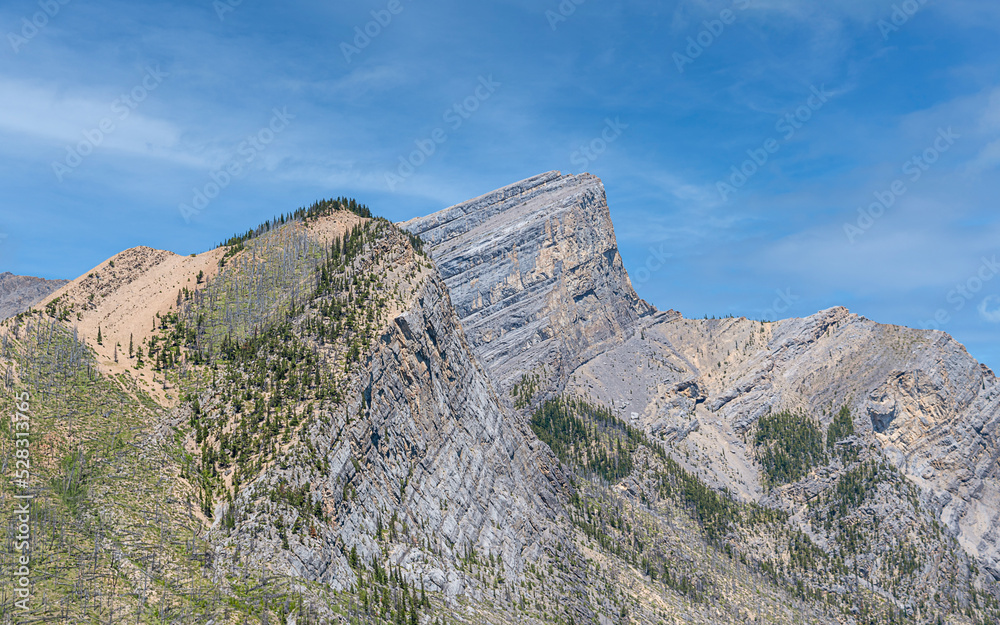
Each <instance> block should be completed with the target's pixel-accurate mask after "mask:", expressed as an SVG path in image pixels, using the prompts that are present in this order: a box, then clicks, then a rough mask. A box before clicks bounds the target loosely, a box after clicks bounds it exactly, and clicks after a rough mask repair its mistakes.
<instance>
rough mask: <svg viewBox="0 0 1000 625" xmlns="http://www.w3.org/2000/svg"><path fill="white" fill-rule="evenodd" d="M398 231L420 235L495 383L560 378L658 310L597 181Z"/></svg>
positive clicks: (495, 201) (475, 206)
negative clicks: (641, 289) (625, 254)
mask: <svg viewBox="0 0 1000 625" xmlns="http://www.w3.org/2000/svg"><path fill="white" fill-rule="evenodd" d="M402 226H403V227H404V228H406V229H408V230H410V231H411V232H413V233H414V234H417V235H419V236H420V237H421V238H422V239H423V240H424V241H425V243H426V244H427V245H428V246H429V247H430V249H431V253H432V255H433V257H434V259H435V261H436V263H437V265H438V268H439V270H440V271H441V274H442V276H443V277H444V280H445V283H446V284H447V285H448V290H449V292H450V293H451V299H452V302H453V303H454V306H455V310H456V311H457V313H458V315H459V316H460V317H461V318H462V326H463V328H464V329H465V333H466V336H467V337H468V339H469V342H470V343H471V344H472V346H473V348H474V349H475V350H476V352H477V354H478V355H479V357H480V359H481V360H482V362H483V364H484V365H486V367H487V368H488V369H489V370H490V372H491V374H492V375H493V378H494V382H495V383H496V384H497V385H498V387H499V388H501V389H508V388H510V387H511V386H512V385H513V384H515V383H516V382H518V381H519V380H520V378H521V376H522V374H523V373H525V372H532V371H534V370H535V369H536V368H538V367H540V366H544V367H545V368H547V369H548V370H550V371H552V372H554V373H555V375H556V378H557V379H558V378H560V377H561V376H564V375H565V374H566V373H567V372H569V371H571V370H573V369H574V368H576V367H577V366H579V364H580V363H581V362H582V361H583V359H585V358H586V357H587V355H588V354H596V353H600V351H601V346H602V345H603V344H604V343H605V342H607V341H612V342H613V343H614V342H618V341H620V340H622V339H623V338H625V337H627V336H629V335H630V334H631V332H632V331H633V329H634V325H635V322H636V321H637V320H638V319H640V318H642V317H643V316H646V315H649V314H650V313H651V312H652V308H651V307H650V306H649V305H648V304H646V303H645V302H643V301H642V300H640V299H639V297H638V296H637V295H636V294H635V291H634V290H633V289H632V284H631V282H630V281H629V278H628V274H627V273H626V272H625V267H624V265H623V264H622V259H621V256H620V255H619V254H618V244H617V241H616V240H615V234H614V228H613V227H612V225H611V216H610V214H609V212H608V204H607V199H606V197H605V193H604V187H603V185H602V184H601V181H600V180H599V179H597V178H596V177H594V176H591V175H588V174H584V175H580V176H563V175H560V174H559V173H558V172H549V173H546V174H542V175H539V176H535V177H534V178H529V179H527V180H524V181H522V182H519V183H517V184H513V185H510V186H508V187H504V188H503V189H499V190H497V191H494V192H492V193H488V194H486V195H484V196H482V197H479V198H476V199H474V200H470V201H468V202H465V203H463V204H458V205H456V206H452V207H451V208H447V209H445V210H443V211H440V212H437V213H434V214H433V215H429V216H427V217H422V218H419V219H414V220H411V221H408V222H406V223H404V224H402Z"/></svg>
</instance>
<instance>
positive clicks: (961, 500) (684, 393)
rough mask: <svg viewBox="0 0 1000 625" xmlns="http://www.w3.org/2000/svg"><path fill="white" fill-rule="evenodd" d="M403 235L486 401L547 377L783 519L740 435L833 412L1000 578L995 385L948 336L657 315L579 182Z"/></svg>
mask: <svg viewBox="0 0 1000 625" xmlns="http://www.w3.org/2000/svg"><path fill="white" fill-rule="evenodd" d="M403 226H404V227H405V228H407V229H409V230H411V231H412V232H414V233H417V234H419V235H420V236H421V237H422V238H423V239H424V240H425V242H426V243H427V245H428V247H429V249H430V253H431V255H432V257H433V258H434V259H435V261H436V262H437V263H438V265H439V267H440V269H441V272H442V274H443V276H444V278H445V281H446V283H447V284H448V287H449V289H450V291H451V293H452V297H453V300H454V302H455V307H456V310H457V312H458V314H459V316H460V317H462V324H463V326H464V327H465V330H466V333H467V335H468V337H469V341H470V344H471V345H472V346H473V349H474V350H475V351H476V353H477V355H478V357H479V358H480V359H481V361H482V362H483V363H484V364H485V365H486V366H487V368H488V369H489V370H490V371H491V372H492V373H493V375H494V376H495V379H496V381H497V383H498V385H499V386H500V387H501V388H504V389H508V388H510V387H511V386H512V385H514V384H515V383H516V382H517V381H519V380H520V379H521V378H522V376H523V375H525V374H532V373H534V372H536V371H537V370H539V367H543V366H548V367H550V369H548V372H547V374H546V376H547V379H546V380H545V381H546V382H548V383H549V384H550V386H549V387H548V388H550V389H554V390H555V391H556V392H565V393H569V394H578V395H582V396H586V397H590V398H592V399H595V400H597V401H599V402H601V403H604V404H605V405H608V406H612V407H614V408H615V409H616V411H617V412H619V413H620V414H622V415H623V416H624V417H625V418H626V419H629V420H631V422H632V423H633V424H635V425H637V426H639V427H641V428H642V429H644V430H645V431H646V432H647V433H648V434H651V435H652V436H654V437H657V438H659V439H660V440H662V441H664V442H665V443H666V444H668V445H669V446H672V447H673V448H674V449H676V450H677V451H681V452H683V455H682V456H678V457H679V458H681V459H682V461H683V462H684V464H685V465H686V466H688V467H689V468H691V469H692V470H694V471H695V472H697V473H698V474H700V475H702V476H703V477H704V478H705V479H707V480H708V481H709V482H710V483H714V484H716V485H717V486H718V487H720V488H728V489H730V490H732V491H733V492H734V493H736V494H737V495H738V496H739V497H741V498H743V499H747V500H756V501H765V502H771V504H772V505H779V506H781V507H785V508H787V509H788V510H789V511H790V512H792V513H795V512H797V511H800V509H799V508H798V507H797V506H801V505H803V503H802V502H801V501H799V502H796V501H795V497H794V496H793V495H792V493H793V492H798V491H797V490H796V489H795V488H794V487H789V488H786V489H769V488H768V487H767V486H766V485H765V483H764V479H763V476H762V472H761V467H760V465H759V464H758V462H757V461H756V459H755V456H754V453H753V449H752V445H748V444H747V442H746V441H747V434H748V432H749V431H750V430H752V428H753V427H754V424H755V423H756V421H757V419H759V418H760V417H761V416H762V415H765V414H768V413H769V412H771V411H772V410H773V411H778V410H782V409H790V410H798V409H801V410H804V411H806V412H807V413H809V414H812V415H816V417H817V418H818V419H819V420H820V421H821V425H822V426H823V427H825V426H826V425H828V424H829V422H830V421H831V420H832V416H833V414H834V413H835V412H836V410H837V409H838V408H839V407H840V406H843V405H846V406H848V407H849V408H850V409H851V410H852V414H854V418H855V427H856V430H857V436H858V439H859V442H858V445H861V446H870V447H871V449H874V450H875V452H874V453H875V455H876V456H877V457H878V458H880V459H882V460H886V461H888V462H890V463H891V464H893V465H894V466H896V467H898V469H899V470H900V471H901V472H902V473H903V474H904V475H905V476H906V477H907V478H908V479H909V480H910V482H911V483H912V484H914V485H916V486H917V487H919V489H920V490H921V493H922V497H923V499H924V501H925V504H926V505H927V506H929V507H930V508H932V509H933V510H934V512H935V514H936V515H937V516H938V517H939V518H940V520H941V522H942V523H943V525H944V526H945V527H946V528H947V531H948V533H950V534H951V535H953V536H954V537H955V538H957V539H958V541H959V543H960V544H961V545H962V546H963V547H964V548H965V549H966V550H967V551H968V552H969V553H970V554H971V555H973V556H975V557H977V558H978V559H980V561H981V562H982V564H983V565H984V566H985V568H986V569H987V570H988V571H990V572H991V573H992V574H993V576H994V577H995V578H997V579H1000V550H998V531H1000V530H998V528H1000V479H998V478H1000V466H998V459H1000V441H998V431H997V429H998V426H1000V384H998V383H997V380H996V378H995V376H994V375H993V373H992V372H991V371H990V370H988V369H987V368H986V367H984V366H982V365H980V364H979V363H978V362H976V361H975V359H973V358H972V357H971V356H970V355H969V354H968V352H967V351H966V350H965V349H964V348H963V347H962V346H961V345H960V344H959V343H957V342H956V341H954V340H953V339H951V338H950V337H949V336H947V335H945V334H943V333H940V332H933V331H922V330H912V329H908V328H901V327H896V326H887V325H881V324H878V323H875V322H873V321H870V320H867V319H864V318H862V317H859V316H857V315H852V314H850V313H849V312H848V311H847V310H845V309H843V308H834V309H831V310H827V311H823V312H820V313H817V314H816V315H813V316H811V317H808V318H805V319H790V320H786V321H781V322H777V323H763V322H758V321H750V320H747V319H724V320H697V321H695V320H687V319H683V318H682V317H681V316H680V315H678V314H676V313H674V312H672V311H671V312H662V313H656V312H655V310H653V309H652V307H650V306H649V305H648V304H646V303H645V302H644V301H643V300H641V299H640V298H639V297H638V296H637V295H636V294H635V292H634V290H633V289H632V286H631V283H630V281H629V279H628V276H627V274H626V272H625V270H624V268H623V266H622V262H621V258H620V256H619V255H618V251H617V247H616V244H615V237H614V233H613V229H612V224H611V221H610V217H609V213H608V208H607V204H606V201H605V195H604V191H603V188H602V186H601V183H600V181H599V180H598V179H597V178H595V177H593V176H590V175H580V176H562V175H559V174H557V173H547V174H543V175H540V176H537V177H534V178H530V179H528V180H525V181H523V182H520V183H517V184H514V185H511V186H509V187H505V188H503V189H500V190H498V191H494V192H493V193H489V194H487V195H484V196H482V197H480V198H477V199H475V200H471V201H469V202H465V203H463V204H459V205H457V206H454V207H451V208H448V209H445V210H443V211H440V212H438V213H435V214H433V215H430V216H428V217H423V218H420V219H415V220H412V221H409V222H406V223H405V224H403ZM543 387H544V385H543ZM675 455H676V454H675ZM786 491H787V492H786Z"/></svg>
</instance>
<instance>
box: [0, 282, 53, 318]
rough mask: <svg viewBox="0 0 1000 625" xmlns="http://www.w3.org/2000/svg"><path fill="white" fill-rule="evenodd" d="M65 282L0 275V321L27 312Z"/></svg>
mask: <svg viewBox="0 0 1000 625" xmlns="http://www.w3.org/2000/svg"><path fill="white" fill-rule="evenodd" d="M66 282H67V281H66V280H46V279H44V278H33V277H31V276H15V275H14V274H12V273H10V272H9V271H5V272H4V273H0V319H6V318H7V317H13V316H14V315H16V314H17V313H19V312H24V311H25V310H28V309H29V308H31V307H32V306H34V305H35V304H37V303H38V302H40V301H42V300H43V299H45V297H46V296H48V295H49V294H50V293H52V292H53V291H55V290H56V289H58V288H59V287H61V286H62V285H64V284H66Z"/></svg>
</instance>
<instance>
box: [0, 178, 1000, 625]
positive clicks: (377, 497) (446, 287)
mask: <svg viewBox="0 0 1000 625" xmlns="http://www.w3.org/2000/svg"><path fill="white" fill-rule="evenodd" d="M0 366H2V375H3V384H4V388H5V390H6V391H7V392H5V393H3V394H2V395H0V409H3V410H5V411H6V412H7V413H8V414H23V415H25V417H24V418H22V417H20V416H18V417H17V418H16V419H14V420H6V419H5V420H3V421H2V422H0V429H2V430H3V436H0V441H2V442H0V445H2V448H0V452H2V454H3V456H4V458H5V459H6V461H7V463H8V465H9V466H14V464H15V461H16V460H18V459H20V460H22V461H26V462H27V461H30V466H31V471H29V472H28V473H27V474H18V477H16V478H15V479H14V480H13V481H5V482H4V483H3V485H2V486H0V495H2V498H3V500H4V501H6V502H8V503H11V505H14V504H13V503H12V502H14V501H15V500H14V499H13V497H14V496H20V497H29V498H30V499H28V500H30V502H31V503H30V508H31V513H30V519H29V520H30V524H29V531H30V540H27V541H24V539H17V540H15V538H16V536H17V534H16V532H20V531H23V530H22V528H20V527H15V526H14V524H7V525H5V526H4V529H3V530H2V532H3V533H4V538H6V539H7V540H6V541H5V544H7V545H8V546H9V547H8V552H7V554H6V555H5V558H6V560H5V561H6V562H8V563H13V562H14V560H13V558H14V557H21V556H24V557H28V558H29V562H30V567H28V568H29V573H30V576H28V575H25V579H26V581H27V583H28V584H29V586H30V600H29V602H28V603H30V606H29V607H30V610H31V612H32V617H33V618H35V619H37V620H55V621H61V622H91V621H92V622H100V623H106V622H107V623H117V622H122V623H126V622H127V623H134V622H140V623H146V622H148V623H166V622H170V623H207V622H211V623H213V624H219V623H233V624H235V623H258V622H259V623H274V622H281V623H296V624H297V625H302V624H305V623H345V624H347V623H350V624H352V625H353V624H354V623H385V624H389V623H396V624H399V625H402V624H404V623H409V624H411V625H429V624H431V623H434V624H437V623H498V624H499V623H509V622H511V621H519V622H528V623H553V622H554V623H560V624H563V625H571V624H572V625H575V624H577V623H597V624H600V625H608V624H609V623H644V624H650V625H652V624H658V623H670V622H674V623H678V622H692V623H713V624H714V623H746V622H756V623H761V622H771V623H789V624H791V623H804V622H805V623H852V624H861V623H865V624H869V623H870V624H875V623H937V622H949V623H970V624H971V623H975V624H977V625H979V624H985V623H992V622H997V620H998V619H1000V588H998V585H997V579H996V577H997V575H996V573H997V560H996V531H997V530H996V528H997V519H996V516H995V515H996V511H997V503H996V498H997V493H996V484H997V480H996V474H995V471H996V462H997V459H998V457H1000V453H998V452H997V449H996V441H995V438H994V436H995V430H996V421H997V419H996V414H997V408H996V396H997V393H996V389H997V383H996V380H995V378H994V377H993V374H992V373H991V372H989V371H988V370H987V369H985V368H984V367H982V366H980V365H979V364H978V363H976V362H975V361H974V360H973V359H972V358H971V357H970V356H969V355H968V354H967V353H966V352H965V350H964V349H963V348H962V347H961V346H960V345H958V344H957V343H956V342H954V341H953V340H951V339H950V338H949V337H947V336H946V335H944V334H941V333H934V332H923V331H917V330H909V329H906V328H897V327H893V326H884V325H880V324H876V323H874V322H871V321H869V320H866V319H863V318H860V317H857V316H855V315H851V314H850V313H849V312H848V311H846V310H844V309H841V308H837V309H832V310H829V311H823V312H820V313H818V314H817V315H814V316H812V317H809V318H806V319H792V320H786V321H781V322H776V323H767V322H760V321H753V320H747V319H713V320H707V319H706V320H687V319H684V318H683V317H682V316H681V315H680V314H679V313H677V312H674V311H666V312H658V311H656V310H655V309H654V308H653V307H652V306H650V305H649V304H647V303H645V302H644V301H642V300H641V299H640V298H639V296H638V295H637V294H636V293H635V291H634V290H633V288H632V286H631V284H630V282H629V278H628V275H627V273H626V272H625V270H624V267H623V265H622V262H621V258H620V256H619V254H618V251H617V244H616V241H615V236H614V230H613V227H612V224H611V220H610V213H609V210H608V206H607V201H606V198H605V193H604V190H603V186H602V185H601V183H600V181H599V180H598V179H597V178H595V177H593V176H589V175H580V176H564V175H561V174H559V173H557V172H551V173H548V174H543V175H541V176H537V177H534V178H531V179H529V180H526V181H523V182H520V183H517V184H514V185H511V186H509V187H506V188H504V189H501V190H498V191H495V192H493V193H490V194H487V195H485V196H482V197H480V198H477V199H475V200H471V201H469V202H466V203H463V204H460V205H458V206H455V207H451V208H448V209H445V210H443V211H441V212H439V213H435V214H434V215H430V216H428V217H425V218H421V219H416V220H412V221H410V222H406V223H404V224H398V225H397V224H392V223H390V222H388V221H386V220H384V219H380V218H378V217H374V216H373V215H372V214H371V211H370V210H369V209H368V208H367V207H365V206H363V205H360V204H358V203H357V202H356V201H355V200H351V199H347V198H340V199H337V200H326V201H322V202H317V203H315V204H313V205H312V206H309V207H305V208H302V209H299V210H296V211H294V212H293V213H289V214H287V215H284V216H282V217H281V218H279V219H277V220H274V221H270V222H267V223H265V224H261V225H260V226H258V227H256V228H253V229H251V230H248V231H246V232H244V233H241V234H237V235H235V236H233V237H232V238H230V239H229V240H227V241H226V242H225V243H224V244H222V245H220V246H219V247H218V248H216V249H213V250H210V251H208V252H205V253H203V254H198V255H193V256H179V255H176V254H172V253H170V252H166V251H162V250H153V249H151V248H146V247H137V248H132V249H129V250H126V251H124V252H122V253H120V254H117V255H116V256H114V257H112V258H110V259H108V260H107V261H105V262H104V263H101V264H100V265H99V266H97V267H95V268H93V269H91V270H90V271H88V272H86V273H85V274H84V275H82V276H81V277H79V278H77V279H76V280H74V281H72V282H70V283H68V284H65V285H63V286H62V287H61V288H60V289H59V290H58V291H56V292H53V293H51V294H50V295H49V296H48V297H47V298H46V299H44V300H42V301H41V302H40V305H36V306H35V307H34V309H33V310H32V311H30V312H27V313H25V314H21V315H17V316H15V317H13V318H10V319H6V320H4V321H3V322H0ZM15 398H16V399H17V400H18V401H16V402H15ZM18 431H30V434H29V437H27V440H28V445H27V447H25V445H23V444H20V443H17V442H15V439H17V440H20V439H21V438H24V437H19V436H17V435H16V432H18ZM25 455H27V459H25V458H24V456H25ZM17 501H23V499H22V500H17ZM22 535H23V534H22ZM27 545H30V547H31V548H30V550H29V549H27ZM25 566H26V567H27V566H28V565H25ZM6 588H7V587H6V586H3V587H0V620H5V622H6V620H14V619H16V618H18V617H19V616H20V615H19V613H18V612H17V610H19V609H20V607H19V606H18V604H16V603H15V602H16V601H17V600H19V596H18V594H17V593H16V592H9V591H7V590H6Z"/></svg>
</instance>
